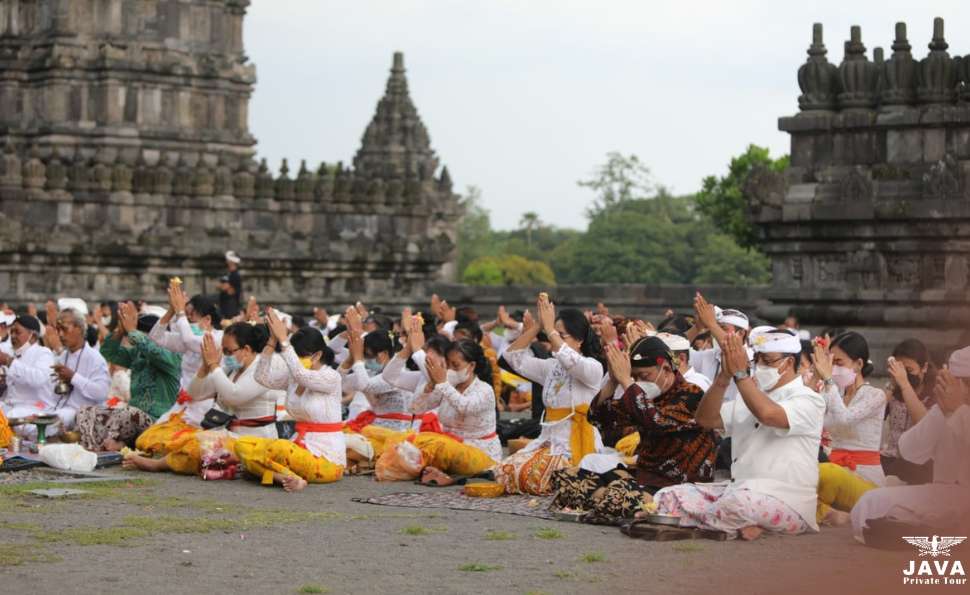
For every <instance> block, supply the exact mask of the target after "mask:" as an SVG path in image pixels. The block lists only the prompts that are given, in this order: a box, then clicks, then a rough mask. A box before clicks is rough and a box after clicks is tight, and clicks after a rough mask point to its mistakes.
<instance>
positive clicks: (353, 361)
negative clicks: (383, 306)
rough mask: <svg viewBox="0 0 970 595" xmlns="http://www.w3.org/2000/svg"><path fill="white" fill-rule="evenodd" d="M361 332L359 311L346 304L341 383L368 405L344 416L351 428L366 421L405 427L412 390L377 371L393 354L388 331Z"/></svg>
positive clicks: (398, 428)
mask: <svg viewBox="0 0 970 595" xmlns="http://www.w3.org/2000/svg"><path fill="white" fill-rule="evenodd" d="M362 332H363V328H362V326H361V321H360V315H359V314H357V312H356V310H355V309H353V308H349V309H348V310H347V341H348V344H349V347H350V356H349V357H348V358H347V359H346V360H344V363H343V364H341V372H344V373H346V376H345V377H344V383H345V384H346V385H347V386H348V387H349V388H351V389H352V390H356V391H360V392H362V393H364V395H365V396H366V397H367V401H368V402H369V403H370V406H371V408H370V410H368V411H364V412H363V413H361V414H360V415H358V416H357V417H356V418H354V419H352V420H348V422H347V426H348V428H350V429H351V430H353V431H355V432H360V431H361V430H362V429H363V428H364V427H366V426H368V425H370V424H375V425H378V426H380V427H383V428H386V429H389V430H394V431H396V432H403V431H406V430H409V429H411V423H412V421H413V420H414V416H413V415H412V414H411V413H410V406H411V401H412V400H413V399H414V393H412V392H410V391H406V390H402V389H400V388H398V387H396V386H394V385H392V384H391V383H389V382H388V381H387V380H385V379H384V377H383V376H382V374H381V372H382V371H383V370H384V366H386V365H387V363H388V362H390V361H391V358H392V357H393V356H394V343H393V342H392V339H391V336H390V333H389V332H386V331H374V332H370V333H367V336H365V337H364V338H363V339H361V333H362ZM348 368H349V371H348Z"/></svg>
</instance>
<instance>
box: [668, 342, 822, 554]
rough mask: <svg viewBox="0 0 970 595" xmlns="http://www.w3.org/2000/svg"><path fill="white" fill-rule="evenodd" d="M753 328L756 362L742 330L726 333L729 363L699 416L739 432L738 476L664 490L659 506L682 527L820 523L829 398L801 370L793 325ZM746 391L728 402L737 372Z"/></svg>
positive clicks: (752, 528) (755, 528)
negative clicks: (822, 446)
mask: <svg viewBox="0 0 970 595" xmlns="http://www.w3.org/2000/svg"><path fill="white" fill-rule="evenodd" d="M755 330H756V331H759V332H757V333H756V332H754V331H753V332H752V334H751V344H752V345H751V346H752V347H753V348H754V351H755V369H754V372H753V373H752V371H751V369H750V367H749V365H750V364H749V361H748V354H747V351H746V349H745V345H744V344H743V343H742V341H741V337H740V336H739V335H737V334H735V333H726V334H725V335H724V337H723V338H722V339H721V341H722V345H721V347H722V350H723V356H722V363H723V366H722V369H721V372H720V373H719V374H718V376H717V378H716V379H715V381H714V384H713V385H712V386H711V388H710V390H708V391H707V393H706V394H705V395H704V398H703V399H702V400H701V403H700V405H699V406H698V408H697V414H696V416H695V417H696V419H697V421H698V423H699V424H700V425H702V426H704V427H705V428H709V429H723V430H724V431H725V435H726V436H729V437H732V438H733V443H732V464H731V476H732V479H731V480H730V481H728V482H720V483H711V484H689V483H688V484H682V485H678V486H672V487H669V488H664V489H663V490H660V491H659V492H657V494H656V495H655V496H654V501H655V502H656V503H657V506H658V512H660V513H663V514H675V515H677V516H680V517H681V521H680V524H681V526H682V527H700V528H704V529H713V530H717V531H724V532H725V533H727V534H728V535H729V537H732V538H733V537H738V536H740V537H742V538H743V539H755V538H757V537H758V536H760V535H761V533H762V532H764V531H769V532H772V533H779V534H798V533H804V532H806V531H818V525H817V524H816V521H815V509H816V500H817V494H816V488H817V485H818V448H819V442H820V440H821V434H822V421H823V419H824V416H825V400H824V399H822V397H821V396H819V395H818V394H817V393H815V392H813V391H812V390H810V389H809V388H807V387H806V386H805V385H804V384H802V380H801V377H800V376H799V375H798V364H799V354H800V353H801V342H800V341H799V340H798V336H797V335H796V334H795V333H793V332H790V331H787V330H776V329H774V328H772V327H760V328H759V329H755ZM732 379H733V380H734V381H735V382H736V383H737V386H738V391H739V397H740V398H738V399H736V400H734V401H731V402H724V393H725V391H726V390H727V387H728V385H729V383H730V381H731V380H732Z"/></svg>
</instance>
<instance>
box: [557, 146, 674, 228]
mask: <svg viewBox="0 0 970 595" xmlns="http://www.w3.org/2000/svg"><path fill="white" fill-rule="evenodd" d="M576 183H577V184H579V185H580V186H582V187H583V188H589V189H590V190H592V191H593V192H595V193H596V198H595V199H593V204H592V205H591V206H590V207H589V208H588V209H587V210H586V215H587V217H589V218H590V219H592V218H593V217H594V216H596V215H597V214H598V213H600V212H601V211H602V210H603V209H606V208H608V207H611V206H613V205H615V204H617V203H622V202H626V201H629V200H636V199H642V198H649V197H650V196H652V195H653V194H654V193H655V192H656V190H657V188H656V186H655V185H654V183H653V176H652V175H651V174H650V169H649V168H648V167H647V166H646V165H644V164H643V163H641V162H640V159H639V158H638V157H637V156H636V155H623V154H622V153H619V152H617V151H612V152H610V153H607V154H606V163H604V164H603V165H601V166H599V167H598V168H596V170H594V172H593V177H592V178H590V179H588V180H580V181H578V182H576Z"/></svg>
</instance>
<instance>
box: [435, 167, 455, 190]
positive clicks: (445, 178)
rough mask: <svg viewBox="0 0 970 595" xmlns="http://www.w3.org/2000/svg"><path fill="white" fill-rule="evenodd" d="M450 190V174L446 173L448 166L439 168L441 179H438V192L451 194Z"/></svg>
mask: <svg viewBox="0 0 970 595" xmlns="http://www.w3.org/2000/svg"><path fill="white" fill-rule="evenodd" d="M451 188H452V183H451V174H450V173H449V172H448V166H447V165H446V166H444V167H443V168H441V177H439V178H438V190H439V191H440V192H446V193H448V194H451Z"/></svg>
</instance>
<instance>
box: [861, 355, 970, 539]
mask: <svg viewBox="0 0 970 595" xmlns="http://www.w3.org/2000/svg"><path fill="white" fill-rule="evenodd" d="M933 397H934V400H935V402H936V404H934V405H933V406H932V407H931V408H930V410H929V411H928V412H927V413H926V415H924V416H923V417H922V418H921V419H920V421H919V422H917V423H916V424H915V425H914V426H913V427H912V428H910V429H908V430H906V431H905V432H904V433H903V434H902V435H901V436H900V437H899V454H900V456H901V457H903V458H904V459H905V460H907V461H909V462H911V463H915V464H917V465H920V464H924V463H926V462H928V461H930V460H932V461H933V483H931V484H926V485H912V486H893V487H882V488H876V489H872V490H870V491H868V492H866V493H865V494H863V495H862V496H861V497H860V498H859V500H858V502H857V503H856V504H855V506H854V507H853V508H852V515H851V516H852V530H853V534H854V536H855V538H856V539H857V540H859V541H862V542H863V543H866V544H869V545H873V544H875V543H877V542H878V541H880V540H879V538H878V536H877V535H872V534H870V529H872V526H871V523H872V521H874V520H876V519H883V518H889V519H892V520H895V521H898V522H902V523H906V524H910V525H917V526H919V527H925V526H931V527H939V528H941V529H942V528H943V527H946V528H947V530H951V529H952V530H953V531H957V530H959V527H958V525H957V524H955V523H958V522H959V521H960V519H966V518H967V513H968V512H970V456H968V453H970V347H964V348H963V349H959V350H957V351H954V352H953V354H952V355H950V359H949V366H948V369H943V370H941V371H940V373H939V374H938V375H937V379H936V385H935V387H934V391H933ZM963 528H964V529H965V528H966V527H963ZM953 534H954V535H958V534H959V533H953ZM910 535H912V533H910ZM893 542H894V543H898V539H897V538H894V539H893Z"/></svg>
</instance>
